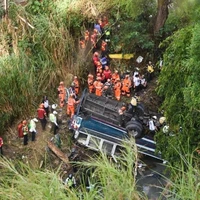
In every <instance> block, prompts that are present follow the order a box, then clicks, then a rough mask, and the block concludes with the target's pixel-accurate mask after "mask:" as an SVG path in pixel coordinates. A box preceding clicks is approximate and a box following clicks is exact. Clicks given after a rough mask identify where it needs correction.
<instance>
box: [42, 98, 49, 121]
mask: <svg viewBox="0 0 200 200" xmlns="http://www.w3.org/2000/svg"><path fill="white" fill-rule="evenodd" d="M42 103H43V104H44V110H45V111H46V115H47V117H49V100H48V97H47V96H44V97H43V100H42Z"/></svg>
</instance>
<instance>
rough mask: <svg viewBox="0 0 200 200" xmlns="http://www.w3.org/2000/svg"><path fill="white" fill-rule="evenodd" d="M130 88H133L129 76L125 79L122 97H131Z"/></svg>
mask: <svg viewBox="0 0 200 200" xmlns="http://www.w3.org/2000/svg"><path fill="white" fill-rule="evenodd" d="M130 88H131V80H130V78H129V75H128V74H126V75H125V79H124V80H123V81H122V95H126V96H127V97H130V93H131V92H130Z"/></svg>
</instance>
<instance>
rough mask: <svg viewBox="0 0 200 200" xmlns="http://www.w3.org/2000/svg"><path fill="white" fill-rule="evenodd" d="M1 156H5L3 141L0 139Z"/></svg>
mask: <svg viewBox="0 0 200 200" xmlns="http://www.w3.org/2000/svg"><path fill="white" fill-rule="evenodd" d="M0 155H1V156H3V139H2V137H0Z"/></svg>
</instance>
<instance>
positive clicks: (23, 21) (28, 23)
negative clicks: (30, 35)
mask: <svg viewBox="0 0 200 200" xmlns="http://www.w3.org/2000/svg"><path fill="white" fill-rule="evenodd" d="M18 17H19V18H20V19H21V20H22V21H23V22H24V23H26V24H27V25H28V26H29V27H31V28H32V29H34V28H35V27H34V26H32V25H31V24H30V23H28V22H27V21H26V20H25V19H24V18H23V17H21V16H19V15H18Z"/></svg>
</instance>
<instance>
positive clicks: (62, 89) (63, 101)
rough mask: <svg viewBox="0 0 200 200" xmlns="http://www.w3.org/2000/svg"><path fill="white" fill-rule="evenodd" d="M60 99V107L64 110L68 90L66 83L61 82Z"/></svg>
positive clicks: (59, 88)
mask: <svg viewBox="0 0 200 200" xmlns="http://www.w3.org/2000/svg"><path fill="white" fill-rule="evenodd" d="M58 97H59V99H60V107H61V108H62V107H63V106H64V104H65V97H66V90H65V86H64V82H63V81H61V82H60V85H59V87H58Z"/></svg>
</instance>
